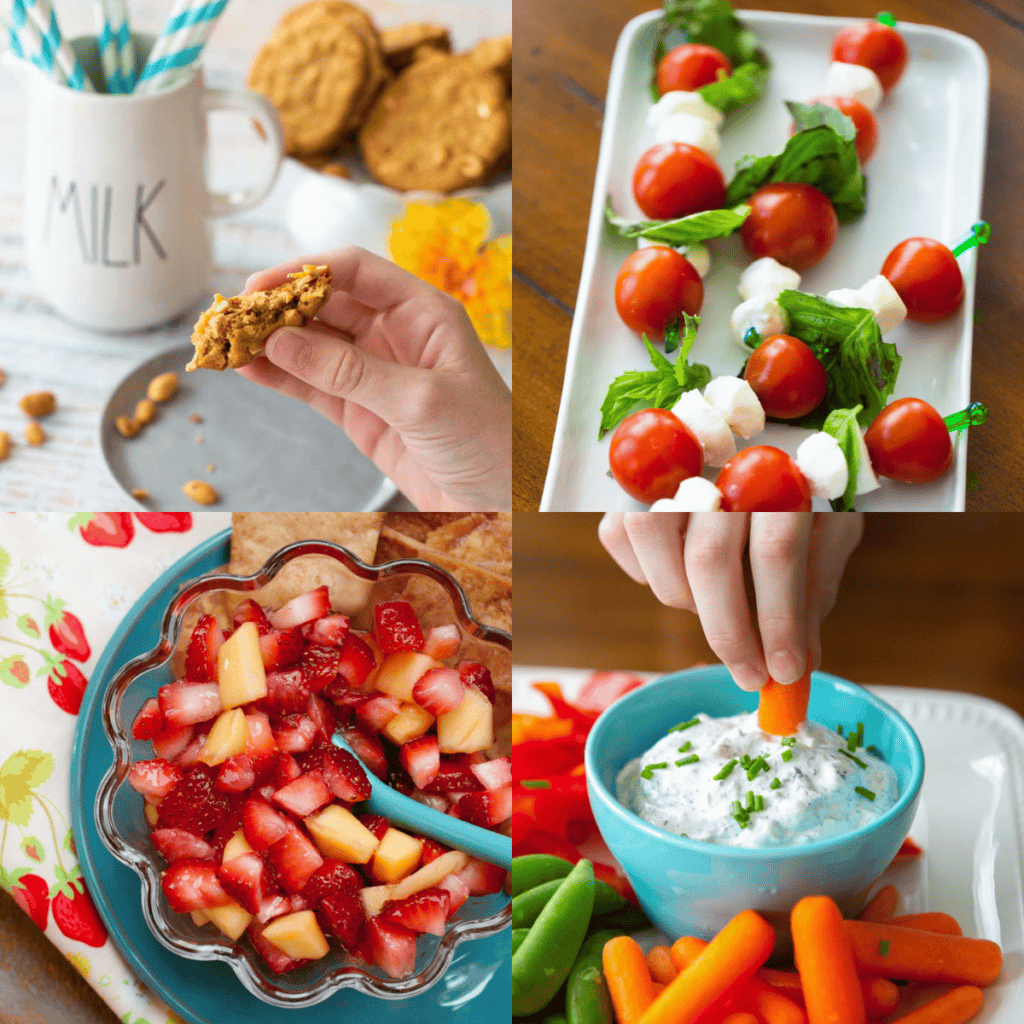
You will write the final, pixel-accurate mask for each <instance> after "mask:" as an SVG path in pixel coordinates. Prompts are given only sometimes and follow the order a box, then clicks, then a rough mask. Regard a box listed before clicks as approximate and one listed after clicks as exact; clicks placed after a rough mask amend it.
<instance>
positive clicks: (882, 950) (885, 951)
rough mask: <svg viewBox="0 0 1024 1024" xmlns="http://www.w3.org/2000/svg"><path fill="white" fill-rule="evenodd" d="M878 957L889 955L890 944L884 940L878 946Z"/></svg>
mask: <svg viewBox="0 0 1024 1024" xmlns="http://www.w3.org/2000/svg"><path fill="white" fill-rule="evenodd" d="M878 955H879V956H888V955H889V943H888V941H886V940H885V939H883V940H882V941H881V942H880V943H879V944H878Z"/></svg>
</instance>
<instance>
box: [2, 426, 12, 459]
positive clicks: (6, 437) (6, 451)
mask: <svg viewBox="0 0 1024 1024" xmlns="http://www.w3.org/2000/svg"><path fill="white" fill-rule="evenodd" d="M10 453H11V435H10V434H8V433H7V431H6V430H0V462H2V461H3V460H4V459H6V458H7V456H8V455H10Z"/></svg>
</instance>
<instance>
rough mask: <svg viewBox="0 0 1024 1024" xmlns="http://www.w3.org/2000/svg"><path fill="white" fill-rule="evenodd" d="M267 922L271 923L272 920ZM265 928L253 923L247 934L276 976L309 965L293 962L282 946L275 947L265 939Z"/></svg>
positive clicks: (299, 961)
mask: <svg viewBox="0 0 1024 1024" xmlns="http://www.w3.org/2000/svg"><path fill="white" fill-rule="evenodd" d="M275 916H277V915H275ZM267 920H268V921H269V920H270V918H268V919H267ZM263 928H264V925H262V924H259V923H258V922H256V921H253V922H252V923H251V924H250V925H249V927H248V929H247V930H246V934H247V935H248V936H249V939H250V941H251V942H252V944H253V947H254V948H255V950H256V952H257V953H259V955H260V956H261V957H263V959H264V960H266V962H267V966H268V967H269V968H270V969H271V970H272V971H273V972H274V973H275V974H285V973H287V972H288V971H294V970H295V969H296V968H298V967H303V966H304V965H305V964H308V963H309V961H308V960H293V959H292V958H291V957H290V956H289V955H288V954H287V953H286V952H285V951H284V950H283V949H281V947H280V946H275V945H274V944H273V943H272V942H271V941H270V940H269V939H265V938H264V937H263Z"/></svg>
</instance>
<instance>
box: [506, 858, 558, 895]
mask: <svg viewBox="0 0 1024 1024" xmlns="http://www.w3.org/2000/svg"><path fill="white" fill-rule="evenodd" d="M570 871H572V865H571V864H570V863H569V862H568V861H567V860H562V858H561V857H553V856H551V854H548V853H528V854H526V855H525V856H523V857H516V858H514V859H513V861H512V891H511V893H510V894H509V895H511V896H518V895H519V894H520V893H521V892H526V890H527V889H532V888H533V887H534V886H535V885H543V884H544V883H545V882H550V881H551V880H552V879H553V878H565V876H566V875H567V874H569V872H570Z"/></svg>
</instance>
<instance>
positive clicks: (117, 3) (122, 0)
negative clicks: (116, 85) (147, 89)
mask: <svg viewBox="0 0 1024 1024" xmlns="http://www.w3.org/2000/svg"><path fill="white" fill-rule="evenodd" d="M109 3H110V4H111V6H112V9H113V21H114V26H115V28H114V42H115V43H116V44H117V63H118V66H119V69H120V77H121V89H122V91H123V92H134V90H135V41H134V40H133V39H132V27H131V24H130V23H129V19H128V0H109Z"/></svg>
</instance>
